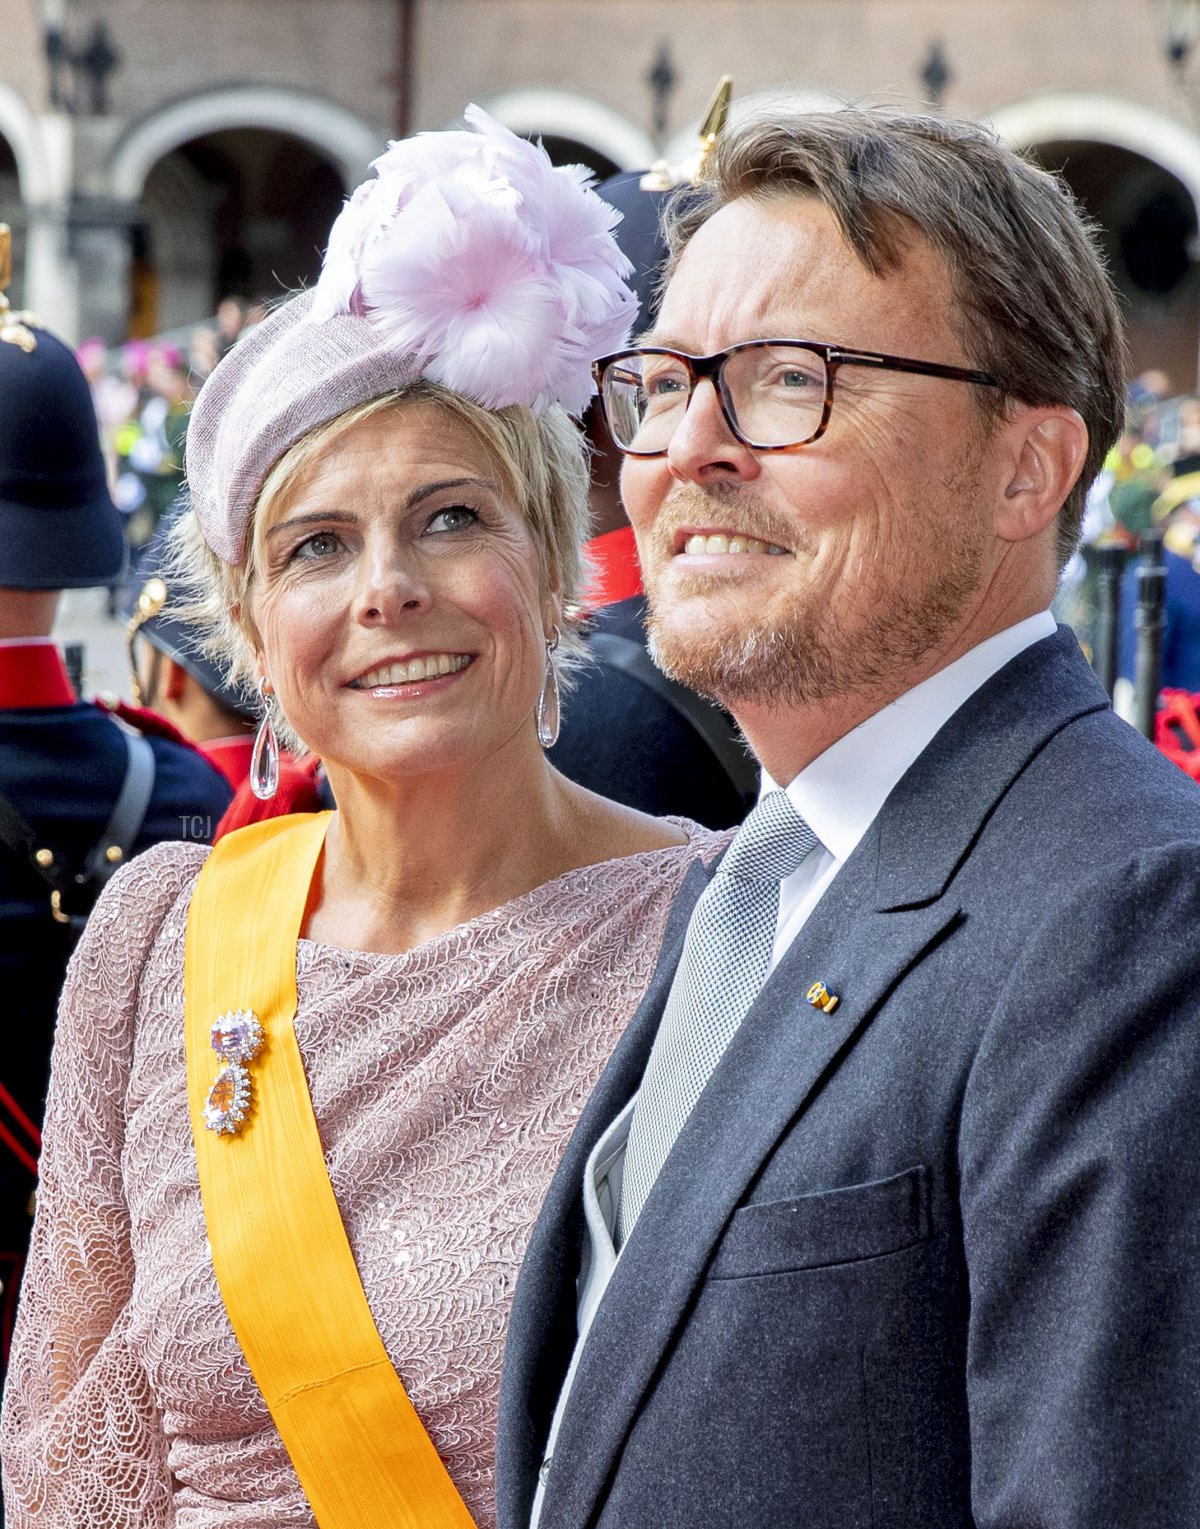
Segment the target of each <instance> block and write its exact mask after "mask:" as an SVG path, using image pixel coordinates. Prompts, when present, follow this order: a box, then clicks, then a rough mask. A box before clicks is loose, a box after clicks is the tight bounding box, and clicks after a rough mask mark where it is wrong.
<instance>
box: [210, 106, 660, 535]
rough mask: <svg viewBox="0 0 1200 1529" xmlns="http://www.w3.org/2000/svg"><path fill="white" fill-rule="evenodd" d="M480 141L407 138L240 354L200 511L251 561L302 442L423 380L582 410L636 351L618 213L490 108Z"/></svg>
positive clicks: (471, 112) (473, 112)
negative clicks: (253, 530) (260, 523)
mask: <svg viewBox="0 0 1200 1529" xmlns="http://www.w3.org/2000/svg"><path fill="white" fill-rule="evenodd" d="M465 116H466V120H467V122H468V123H469V124H470V126H471V128H472V129H473V131H470V132H466V131H464V132H439V133H419V134H417V136H416V137H414V138H407V139H405V140H404V141H403V142H401V143H393V144H391V145H390V146H389V147H388V150H387V152H386V153H385V154H383V155H382V156H381V157H380V158H379V159H377V160H376V161H375V162H374V164H373V166H372V168H373V169H374V171H375V178H374V179H373V180H369V181H364V182H363V184H362V185H361V186H360V187H359V188H358V190H357V191H356V192H355V193H354V195H353V196H352V197H351V198H350V200H349V201H348V202H347V203H346V205H345V207H344V208H343V209H342V211H341V213H340V214H339V216H338V218H337V221H336V222H335V223H334V225H333V228H332V230H331V231H330V235H329V248H328V249H327V250H326V252H325V262H324V267H323V269H322V271H321V275H320V278H319V280H318V281H317V284H316V286H315V287H314V288H313V290H312V291H311V292H306V293H303V294H302V295H301V296H299V297H295V298H292V299H290V300H289V301H288V302H286V303H284V304H283V305H282V306H281V307H279V308H277V309H276V310H275V311H274V312H273V313H272V314H271V315H270V317H269V318H267V319H266V320H264V322H263V323H261V324H260V325H259V326H258V327H257V328H256V329H253V330H251V332H250V333H249V334H248V335H245V336H243V338H242V339H240V340H239V341H238V343H237V344H236V345H235V346H234V348H233V349H232V350H231V351H230V353H229V355H228V356H227V357H226V358H225V360H224V361H222V362H221V364H220V366H218V367H217V368H216V370H215V371H214V372H213V374H212V376H211V377H210V378H209V380H208V381H207V382H206V383H205V385H204V387H203V388H202V389H201V391H200V396H199V398H198V399H197V400H196V406H195V408H194V410H193V412H192V419H191V425H190V428H189V431H188V444H187V476H188V485H189V488H190V490H191V502H192V508H193V509H194V510H195V512H196V515H197V517H198V519H199V521H200V525H201V528H202V529H203V532H204V536H205V539H206V540H207V542H208V544H209V545H210V546H211V547H212V549H213V550H214V552H216V553H217V555H218V556H219V557H221V558H223V559H224V560H225V562H227V563H233V564H237V563H240V562H241V561H242V559H243V557H244V556H245V551H246V527H247V525H248V524H249V521H250V516H251V513H252V511H253V508H254V503H255V500H256V499H257V497H258V494H259V491H260V489H261V488H262V484H263V480H264V479H265V477H266V475H267V473H268V472H269V471H270V469H271V467H272V466H273V465H274V463H275V462H277V461H278V460H279V458H280V457H281V456H282V454H283V453H284V452H285V451H286V450H287V449H288V447H289V446H292V445H294V444H295V443H296V442H297V441H298V440H300V438H301V437H302V436H304V435H307V434H308V432H309V431H310V430H313V429H315V428H316V427H317V426H318V425H321V424H324V423H326V422H327V421H328V420H331V419H335V418H336V417H337V416H338V415H339V414H342V413H344V412H345V411H346V410H347V409H350V408H353V407H354V406H355V405H356V404H359V403H365V402H366V401H367V400H369V399H371V398H378V397H379V396H381V395H382V394H384V393H389V392H392V391H393V390H395V389H399V388H402V387H405V386H407V385H408V384H409V383H411V382H413V381H415V380H416V379H417V378H418V377H425V378H428V379H429V380H430V381H431V382H437V383H440V384H441V385H442V386H444V387H447V388H451V389H452V390H453V391H455V392H457V393H462V394H463V395H464V396H465V397H467V398H471V399H474V400H475V402H477V403H480V404H483V405H484V407H485V408H488V409H502V408H505V407H506V406H507V405H509V404H524V405H526V406H527V407H528V408H530V409H532V410H533V411H534V412H535V413H539V414H540V413H543V412H544V411H545V410H546V409H548V408H550V407H551V406H552V405H555V404H557V405H560V406H561V407H562V408H564V409H566V410H567V411H568V412H569V413H571V414H576V415H578V414H581V413H582V412H583V410H584V408H585V407H586V406H587V402H588V400H589V398H590V397H591V396H592V393H593V390H594V388H593V383H592V376H591V363H592V361H593V360H594V359H595V357H596V356H600V355H603V354H604V353H605V352H606V351H610V350H616V349H618V348H619V347H620V346H621V345H622V344H624V342H625V337H626V335H627V334H628V331H629V326H630V324H631V322H632V321H633V317H634V315H635V313H636V312H637V299H636V298H635V297H634V295H633V294H632V292H631V291H630V290H629V288H628V287H627V286H626V284H625V278H626V277H627V276H628V275H629V274H630V272H631V269H632V268H631V266H630V265H629V262H628V261H627V260H626V259H625V257H624V256H623V255H622V254H621V252H620V250H619V249H618V248H617V244H616V241H615V239H614V238H613V236H612V230H613V227H614V226H615V224H616V223H617V222H618V221H619V218H620V214H619V213H617V212H615V211H614V210H613V209H612V208H611V207H609V206H608V205H607V203H605V202H602V201H601V200H600V198H599V197H598V196H597V195H596V194H595V192H594V191H592V190H591V189H590V184H589V183H590V179H591V177H590V174H589V172H588V171H586V170H584V169H582V168H581V167H580V166H577V165H572V166H569V167H566V168H558V169H556V168H555V167H554V166H553V165H552V164H551V163H550V160H549V158H548V156H547V155H546V153H545V151H544V150H543V149H542V148H540V147H539V146H537V145H535V144H531V143H528V142H526V140H525V139H523V138H518V137H517V136H516V135H515V134H514V133H510V132H509V131H508V129H507V128H505V127H502V126H501V125H500V123H498V122H496V121H494V120H493V119H492V118H491V117H489V116H488V114H487V113H486V112H484V111H481V110H480V109H479V107H477V106H470V107H468V108H467V111H466V113H465Z"/></svg>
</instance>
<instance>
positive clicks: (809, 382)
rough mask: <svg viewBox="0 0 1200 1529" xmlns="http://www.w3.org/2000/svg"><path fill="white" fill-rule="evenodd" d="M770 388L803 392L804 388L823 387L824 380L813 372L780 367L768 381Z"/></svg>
mask: <svg viewBox="0 0 1200 1529" xmlns="http://www.w3.org/2000/svg"><path fill="white" fill-rule="evenodd" d="M770 381H771V384H772V386H774V387H778V388H791V389H797V390H800V391H803V390H804V389H805V388H816V387H822V386H823V385H824V380H823V379H822V378H819V377H818V376H817V375H816V374H815V373H814V372H808V371H805V370H804V368H803V367H799V366H789V367H782V368H781V369H780V370H779V371H777V372H776V373H775V375H774V377H773V378H771V379H770Z"/></svg>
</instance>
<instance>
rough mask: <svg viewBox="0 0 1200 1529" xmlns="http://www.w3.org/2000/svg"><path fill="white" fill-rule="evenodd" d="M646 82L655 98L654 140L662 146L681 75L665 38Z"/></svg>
mask: <svg viewBox="0 0 1200 1529" xmlns="http://www.w3.org/2000/svg"><path fill="white" fill-rule="evenodd" d="M646 83H647V85H649V87H650V93H651V95H652V97H653V99H654V141H655V142H656V143H657V144H659V146H660V147H661V145H662V144H663V143H664V141H665V140H666V136H667V124H668V122H669V120H670V107H671V97H672V95H673V94H674V93H675V87H676V85H677V84H678V83H679V76H678V74H676V72H675V66H674V64H673V63H672V62H671V49H670V47H669V45H668V44H667V42H666V41H665V40H664V41H663V42H660V43H659V45H658V55H657V57H656V58H655V60H654V66H653V68H652V69H651V70H650V72H649V73H648V74H647V75H646Z"/></svg>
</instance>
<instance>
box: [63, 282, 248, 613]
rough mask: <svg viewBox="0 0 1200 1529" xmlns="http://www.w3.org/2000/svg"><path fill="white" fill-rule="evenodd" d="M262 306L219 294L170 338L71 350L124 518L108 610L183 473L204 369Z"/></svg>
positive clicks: (117, 606) (124, 597) (128, 585)
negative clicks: (125, 549) (123, 556)
mask: <svg viewBox="0 0 1200 1529" xmlns="http://www.w3.org/2000/svg"><path fill="white" fill-rule="evenodd" d="M265 313H266V310H265V309H264V308H263V307H262V306H251V305H250V304H248V303H247V302H246V301H245V300H244V299H243V298H240V297H235V296H230V297H226V298H223V299H222V301H221V302H220V303H219V304H218V306H217V311H216V314H215V316H214V317H213V319H212V320H211V321H206V322H204V323H201V324H197V325H196V326H195V327H194V328H192V329H191V330H190V331H189V332H187V333H186V334H184V335H181V336H179V337H178V339H170V338H169V339H158V340H129V341H128V342H127V343H126V344H124V345H123V346H121V348H120V349H119V350H109V349H108V348H107V347H106V346H105V344H104V342H103V341H102V340H98V339H88V340H84V341H83V343H82V344H81V345H80V346H79V349H78V351H77V356H78V360H79V364H80V366H81V367H82V368H83V372H84V375H85V376H86V377H87V379H88V382H89V384H90V386H91V389H92V399H93V401H94V403H95V405H96V415H97V418H98V419H99V421H100V436H101V444H102V447H103V450H104V459H105V463H106V465H107V468H108V474H109V483H110V487H111V489H112V494H113V499H114V501H115V502H116V505H117V508H118V509H119V510H120V511H121V514H122V516H123V518H124V523H125V539H126V541H127V543H128V546H129V562H128V568H127V572H126V575H125V583H124V585H123V586H114V587H113V589H112V590H111V591H110V593H109V611H110V614H113V615H115V614H117V613H118V611H122V610H124V609H125V607H126V606H127V605H128V604H129V603H130V592H131V591H132V592H134V593H136V591H137V589H138V588H139V587H140V583H141V580H140V578H139V574H140V570H141V562H142V557H143V554H144V552H145V549H146V548H147V547H148V546H149V545H150V543H151V541H152V540H153V538H154V533H155V531H156V530H157V528H158V526H159V523H160V522H161V521H162V519H163V517H164V516H165V515H166V513H167V511H168V510H169V509H170V507H171V504H172V503H173V502H174V499H175V496H176V495H177V494H178V492H179V487H180V484H181V482H182V476H183V448H184V441H185V439H186V436H187V423H188V416H189V413H190V411H191V407H192V403H193V402H194V400H195V397H196V394H197V393H198V392H199V390H200V388H201V386H202V385H203V383H204V381H205V379H206V378H207V377H208V375H209V374H210V372H211V371H212V370H213V368H214V367H215V366H216V364H217V362H218V361H220V359H221V358H222V356H224V355H225V354H226V353H227V352H228V351H229V350H230V349H231V348H232V347H233V346H234V345H235V344H236V343H237V341H238V339H239V337H240V336H241V335H242V334H244V333H245V332H246V330H247V329H249V328H252V327H253V326H254V325H255V324H257V323H259V322H260V321H261V320H262V319H263V317H264V316H265Z"/></svg>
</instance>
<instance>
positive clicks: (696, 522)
mask: <svg viewBox="0 0 1200 1529" xmlns="http://www.w3.org/2000/svg"><path fill="white" fill-rule="evenodd" d="M683 526H727V527H729V529H730V530H732V531H736V532H737V533H738V534H739V535H740V536H747V537H753V538H754V539H755V540H757V541H761V542H771V543H773V544H774V545H775V546H777V547H783V548H785V549H786V550H787V551H789V552H794V551H797V550H802V549H803V548H804V546H805V545H806V544H807V542H808V540H809V538H808V535H807V533H806V531H805V528H804V527H803V525H801V524H800V523H799V522H797V521H796V520H793V519H792V518H791V517H790V516H787V515H784V514H782V513H781V512H780V511H779V510H778V509H777V508H775V506H773V505H771V504H768V503H767V502H766V501H765V500H764V499H763V498H762V496H761V495H759V494H757V493H756V492H755V491H754V490H753V489H746V488H733V487H728V486H726V485H724V484H718V485H715V486H714V487H713V488H711V489H705V488H700V487H699V486H698V485H697V484H693V483H687V484H682V485H681V486H680V487H679V488H678V489H676V490H675V491H674V493H672V494H671V495H670V497H669V498H668V499H666V500H665V501H664V502H663V506H662V509H661V510H660V511H659V512H658V515H657V516H656V517H655V521H654V526H653V529H652V531H651V533H650V537H651V540H652V542H653V543H654V544H655V545H656V546H661V547H665V548H667V549H668V550H669V549H670V548H671V546H672V544H673V542H674V539H675V533H676V532H677V531H678V530H679V529H680V528H681V527H683Z"/></svg>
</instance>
